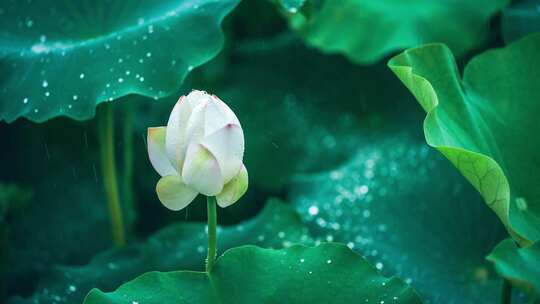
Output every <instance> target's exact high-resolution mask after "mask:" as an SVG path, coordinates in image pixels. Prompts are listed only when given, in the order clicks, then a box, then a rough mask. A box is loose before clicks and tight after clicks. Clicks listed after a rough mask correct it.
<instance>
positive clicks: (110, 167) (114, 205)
mask: <svg viewBox="0 0 540 304" xmlns="http://www.w3.org/2000/svg"><path fill="white" fill-rule="evenodd" d="M113 119H114V112H113V106H112V103H105V104H104V105H102V106H101V107H100V112H99V113H98V131H99V140H100V156H101V171H102V174H103V184H104V187H105V194H106V196H107V205H108V209H109V216H110V218H111V226H112V238H113V242H114V244H115V245H116V246H117V247H122V246H124V245H125V244H126V237H125V230H124V221H123V216H122V208H121V207H120V195H119V191H118V181H117V178H116V161H115V158H114V121H113Z"/></svg>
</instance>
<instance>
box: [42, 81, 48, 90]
mask: <svg viewBox="0 0 540 304" xmlns="http://www.w3.org/2000/svg"><path fill="white" fill-rule="evenodd" d="M41 86H42V87H44V88H46V87H48V86H49V83H48V82H47V80H43V83H41Z"/></svg>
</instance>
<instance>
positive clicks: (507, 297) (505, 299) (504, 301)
mask: <svg viewBox="0 0 540 304" xmlns="http://www.w3.org/2000/svg"><path fill="white" fill-rule="evenodd" d="M511 303H512V284H510V281H508V280H504V281H503V287H502V294H501V304H511Z"/></svg>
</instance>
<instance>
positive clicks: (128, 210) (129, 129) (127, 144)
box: [122, 107, 135, 230]
mask: <svg viewBox="0 0 540 304" xmlns="http://www.w3.org/2000/svg"><path fill="white" fill-rule="evenodd" d="M123 119H124V120H123V123H124V127H123V129H122V133H123V134H122V135H123V138H124V145H123V153H124V159H123V160H124V172H123V173H124V174H123V179H122V183H123V185H122V190H123V196H122V197H123V201H122V202H123V206H124V211H125V214H126V217H127V221H128V224H127V225H128V227H131V224H132V223H133V220H134V215H135V213H134V210H135V209H134V208H135V206H134V202H133V108H132V107H125V110H124V117H123ZM128 229H129V228H128ZM129 230H131V229H129Z"/></svg>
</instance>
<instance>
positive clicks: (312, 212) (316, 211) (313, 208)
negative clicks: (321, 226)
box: [308, 206, 319, 216]
mask: <svg viewBox="0 0 540 304" xmlns="http://www.w3.org/2000/svg"><path fill="white" fill-rule="evenodd" d="M308 212H309V214H310V215H313V216H315V215H317V214H319V207H317V206H310V207H309V209H308Z"/></svg>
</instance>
